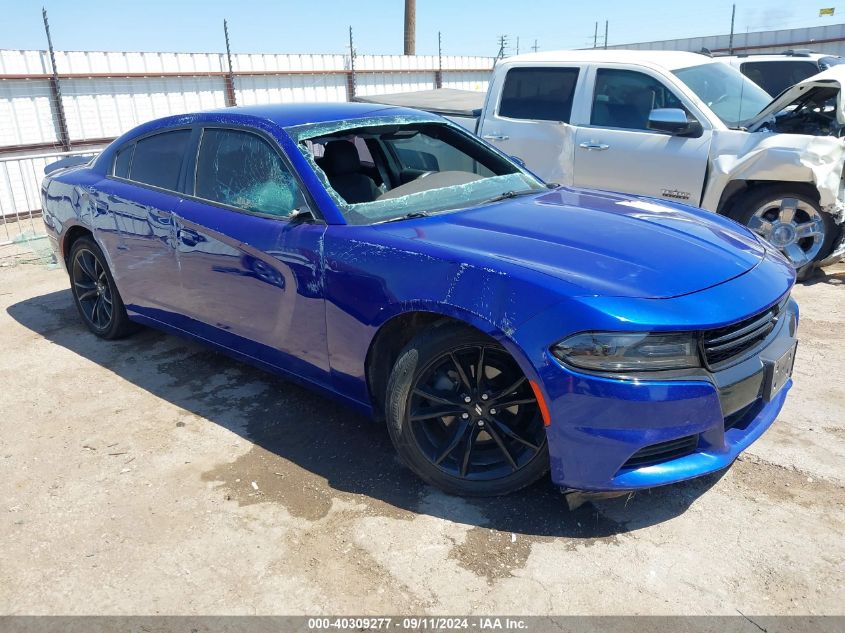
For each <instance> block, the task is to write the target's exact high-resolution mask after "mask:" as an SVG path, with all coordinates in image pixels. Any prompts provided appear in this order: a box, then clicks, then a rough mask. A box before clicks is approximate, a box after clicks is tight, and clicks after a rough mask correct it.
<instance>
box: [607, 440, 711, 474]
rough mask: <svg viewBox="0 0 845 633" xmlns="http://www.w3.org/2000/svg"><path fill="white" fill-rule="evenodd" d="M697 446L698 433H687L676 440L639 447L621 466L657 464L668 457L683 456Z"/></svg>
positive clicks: (632, 466) (633, 466) (637, 466)
mask: <svg viewBox="0 0 845 633" xmlns="http://www.w3.org/2000/svg"><path fill="white" fill-rule="evenodd" d="M697 446H698V434H696V435H687V436H686V437H680V438H678V439H676V440H669V441H667V442H660V443H658V444H652V445H651V446H646V447H645V448H641V449H640V450H638V451H637V452H636V453H634V454H633V455H632V456H631V458H630V459H629V460H628V461H627V462H625V463H624V464H623V465H622V468H639V467H641V466H648V465H650V464H658V463H660V462H665V461H668V460H670V459H677V458H678V457H684V456H686V455H689V454H690V453H692V452H693V451H695V449H696V447H697Z"/></svg>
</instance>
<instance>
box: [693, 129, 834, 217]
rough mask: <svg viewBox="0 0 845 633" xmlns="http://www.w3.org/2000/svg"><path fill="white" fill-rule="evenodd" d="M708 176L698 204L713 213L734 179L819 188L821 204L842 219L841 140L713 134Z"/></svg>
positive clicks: (777, 135) (828, 211)
mask: <svg viewBox="0 0 845 633" xmlns="http://www.w3.org/2000/svg"><path fill="white" fill-rule="evenodd" d="M711 156H714V157H715V158H713V159H711V161H710V180H709V183H708V185H707V188H706V190H705V192H704V197H703V199H702V204H701V206H702V208H705V209H708V210H710V211H717V210H718V206H719V202H720V200H721V198H722V193H723V192H724V190H725V188H726V187H727V186H728V185H729V184H730V183H731V182H734V181H750V180H770V181H775V182H801V183H807V184H811V185H813V186H814V187H815V188H816V189H817V190H818V192H819V203H820V205H821V208H822V210H823V211H825V212H826V213H829V214H831V215H832V216H833V218H834V220H835V221H836V223H837V224H842V222H843V221H845V203H843V200H842V199H841V198H840V184H841V179H842V172H843V166H845V139H840V138H835V137H832V136H809V135H804V134H769V133H766V132H755V133H752V134H749V133H747V132H738V131H736V130H727V131H721V132H719V131H717V132H714V137H713V148H712V151H711Z"/></svg>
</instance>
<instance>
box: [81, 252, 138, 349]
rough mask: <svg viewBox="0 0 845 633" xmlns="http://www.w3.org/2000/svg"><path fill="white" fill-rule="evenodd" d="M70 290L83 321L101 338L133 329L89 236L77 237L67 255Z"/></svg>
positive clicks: (121, 334)
mask: <svg viewBox="0 0 845 633" xmlns="http://www.w3.org/2000/svg"><path fill="white" fill-rule="evenodd" d="M68 264H69V266H68V268H69V272H70V289H71V294H73V302H74V303H75V304H76V309H77V310H78V311H79V316H80V317H82V322H83V323H85V326H86V327H87V328H88V329H89V330H91V331H92V332H93V333H94V334H96V335H97V336H99V337H100V338H105V339H116V338H121V337H124V336H126V335H127V334H130V333H132V332H133V331H134V330H135V326H134V324H133V323H132V322H131V321H130V320H129V316H128V315H127V314H126V308H125V307H124V305H123V300H122V299H121V297H120V293H119V292H118V291H117V286H116V285H115V283H114V278H113V277H112V274H111V271H110V270H109V268H108V266H107V265H106V258H105V257H104V256H103V252H102V251H101V250H100V247H99V246H97V243H96V242H95V241H94V240H93V239H91V238H90V237H87V236H86V237H80V238H79V239H77V240H76V241H75V242H74V243H73V245H72V246H71V249H70V256H69V257H68Z"/></svg>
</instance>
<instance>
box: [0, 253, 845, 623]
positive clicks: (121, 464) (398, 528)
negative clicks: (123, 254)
mask: <svg viewBox="0 0 845 633" xmlns="http://www.w3.org/2000/svg"><path fill="white" fill-rule="evenodd" d="M13 261H14V258H11V259H10V258H6V259H2V258H0V265H2V264H4V263H5V264H9V263H10V262H13ZM20 261H26V260H20ZM29 261H30V263H18V265H13V266H8V265H7V266H5V267H0V542H2V549H0V551H2V554H0V613H2V614H95V613H96V614H253V613H260V614H302V613H305V614H318V613H331V614H376V613H391V614H402V613H415V614H421V613H438V614H459V613H479V614H488V613H491V612H493V613H508V614H515V615H516V614H552V613H554V614H591V613H604V614H623V613H624V614H629V613H638V614H730V615H735V614H736V613H737V612H738V611H739V612H742V613H744V614H757V615H767V614H833V613H839V614H841V613H843V612H845V585H843V583H844V582H845V580H844V579H845V538H843V534H845V379H843V376H845V353H843V352H845V266H842V265H840V266H838V267H836V268H832V269H828V270H827V273H826V274H823V275H819V276H817V277H815V278H814V279H812V280H811V281H810V282H808V283H807V284H805V285H803V286H800V287H797V288H796V290H795V296H796V297H797V299H798V301H799V302H800V305H801V309H802V317H803V319H802V322H801V326H800V338H801V343H800V346H799V351H798V360H797V364H796V369H795V387H794V389H793V391H792V393H791V394H790V397H789V400H788V403H787V405H786V407H785V409H784V411H783V413H782V414H781V416H780V418H779V419H778V421H777V422H776V423H775V424H774V426H773V427H772V428H771V429H770V430H769V431H768V432H767V433H766V434H765V435H764V436H763V437H762V438H761V439H760V440H759V441H758V442H757V443H755V444H754V445H753V446H752V447H751V448H750V449H749V450H748V451H747V452H746V453H745V454H744V455H743V456H742V457H741V458H740V459H739V460H738V461H737V462H736V463H735V464H734V466H733V467H732V468H731V469H729V470H728V471H727V472H725V473H723V474H722V475H721V476H714V477H709V478H705V479H700V480H697V481H693V482H690V483H685V484H681V485H676V486H669V487H665V488H662V489H657V490H653V491H650V492H645V493H640V494H637V495H636V496H634V497H633V498H632V499H616V500H610V501H603V502H596V503H594V504H587V505H585V506H582V507H581V508H579V509H578V510H575V511H569V510H568V509H567V506H566V504H565V502H564V499H563V497H562V496H561V495H560V494H559V493H558V492H557V491H556V490H555V489H554V488H553V487H552V486H551V484H550V483H548V482H541V483H540V484H538V485H535V486H534V487H532V488H531V489H529V490H527V491H524V492H522V493H519V494H517V495H515V496H511V497H508V498H505V499H489V500H481V501H478V500H465V499H458V498H453V497H448V496H445V495H443V494H441V493H439V492H438V491H436V490H434V489H432V488H430V487H427V486H425V485H422V484H421V483H420V482H419V481H418V480H417V479H415V477H414V476H413V475H411V474H410V473H409V472H408V471H407V470H406V469H405V468H403V467H402V466H401V465H400V464H399V463H398V462H397V460H396V459H395V457H394V453H393V450H392V449H391V446H390V443H389V440H388V437H387V433H386V431H385V430H384V429H383V428H382V427H380V426H378V425H376V424H373V423H371V422H369V421H368V420H365V419H363V418H361V417H359V416H357V415H355V414H353V413H350V412H349V411H348V410H346V409H344V408H343V407H341V406H339V405H336V404H334V403H333V402H330V401H328V400H326V399H324V398H322V397H320V396H317V395H314V394H312V393H310V392H309V391H306V390H304V389H301V388H299V387H297V386H294V385H291V384H289V383H287V382H285V381H283V380H281V379H279V378H276V377H274V376H272V375H268V374H266V373H263V372H261V371H258V370H256V369H253V368H251V367H249V366H246V365H243V364H240V363H238V362H235V361H233V360H230V359H228V358H226V357H224V356H221V355H219V354H216V353H214V352H211V351H208V350H207V349H204V348H202V347H200V346H199V345H196V344H194V343H190V342H186V341H184V340H181V339H179V338H174V337H172V336H167V335H164V334H161V333H158V332H155V331H152V330H144V331H142V332H140V333H138V334H137V335H135V336H133V337H132V338H129V339H126V340H123V341H118V342H111V343H109V342H102V341H99V340H96V339H95V338H94V337H93V336H92V335H91V334H89V333H88V332H87V330H85V329H84V328H83V326H82V325H81V323H80V321H79V319H78V318H77V315H76V313H75V310H74V307H73V305H72V303H71V297H70V293H69V291H68V289H67V286H68V283H67V277H66V275H65V274H64V273H63V272H62V271H60V270H48V269H47V268H46V267H45V266H44V265H43V264H39V263H36V260H32V259H31V260H29Z"/></svg>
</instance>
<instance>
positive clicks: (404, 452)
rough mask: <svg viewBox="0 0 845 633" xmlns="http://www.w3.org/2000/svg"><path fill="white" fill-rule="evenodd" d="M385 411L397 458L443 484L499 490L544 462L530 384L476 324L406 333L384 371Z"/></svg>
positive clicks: (486, 492) (473, 491)
mask: <svg viewBox="0 0 845 633" xmlns="http://www.w3.org/2000/svg"><path fill="white" fill-rule="evenodd" d="M386 413H387V423H388V430H389V432H390V437H391V439H392V440H393V444H394V446H395V447H396V450H397V451H398V453H399V455H400V457H401V458H402V460H403V461H404V462H405V463H406V464H407V465H408V466H409V467H410V468H411V470H413V471H414V473H416V474H417V475H418V476H419V477H420V478H422V479H423V480H425V481H426V482H428V483H430V484H432V485H434V486H437V487H438V488H441V489H442V490H444V491H445V492H448V493H451V494H456V495H467V496H497V495H504V494H508V493H511V492H514V491H516V490H519V489H520V488H524V487H525V486H528V485H529V484H531V483H533V482H535V481H537V479H539V478H540V477H542V476H543V475H544V474H545V473H546V471H547V470H548V468H549V455H548V449H547V446H546V433H545V427H544V426H543V419H542V416H541V413H540V408H539V406H538V403H537V399H536V397H535V395H534V392H533V390H532V388H531V385H530V384H529V382H528V380H526V378H525V375H524V374H523V373H522V370H521V369H520V367H519V365H517V363H516V362H515V361H514V360H513V358H512V357H511V356H510V355H509V354H508V353H507V352H506V351H505V349H504V348H503V347H502V346H501V345H499V344H498V343H496V342H495V341H494V340H492V339H490V338H487V337H486V336H484V335H483V334H481V333H480V332H476V331H475V330H471V329H469V328H466V327H462V326H456V325H449V324H447V325H443V326H440V327H435V328H432V329H431V330H428V331H426V332H424V333H423V334H421V335H420V336H418V337H417V338H415V339H414V340H412V341H411V342H410V343H409V344H408V345H407V346H406V347H405V349H404V350H403V351H402V352H401V353H400V355H399V358H398V360H397V361H396V364H395V365H394V368H393V371H392V373H391V375H390V380H389V383H388V397H387V406H386Z"/></svg>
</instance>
